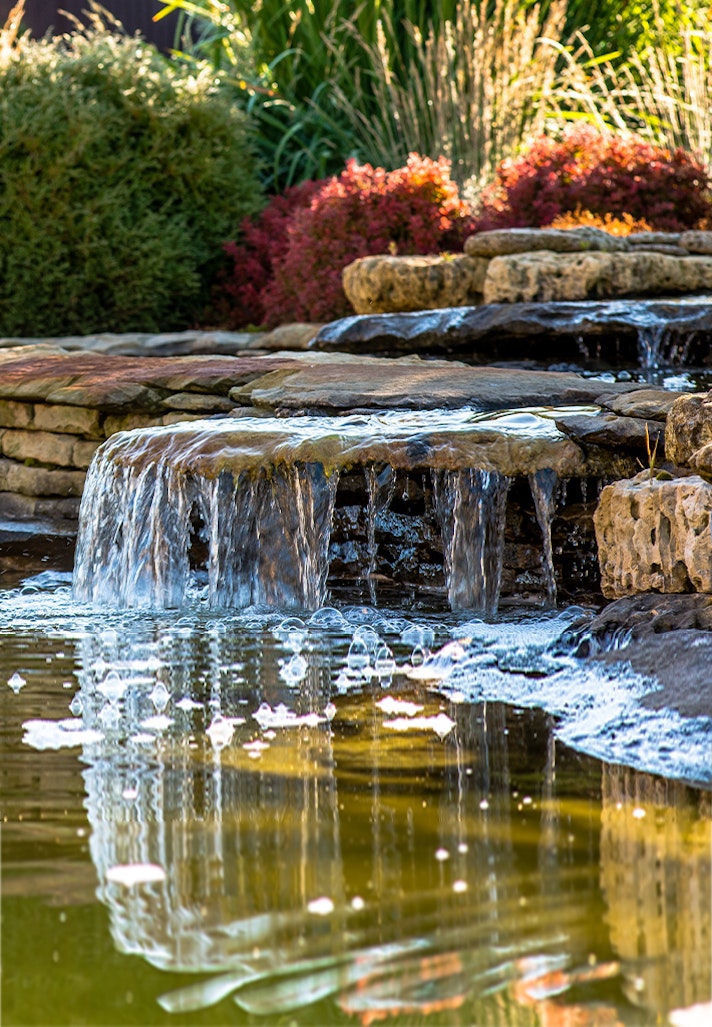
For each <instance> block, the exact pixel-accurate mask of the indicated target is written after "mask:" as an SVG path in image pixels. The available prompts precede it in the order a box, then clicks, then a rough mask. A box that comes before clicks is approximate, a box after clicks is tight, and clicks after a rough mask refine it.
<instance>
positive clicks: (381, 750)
mask: <svg viewBox="0 0 712 1027" xmlns="http://www.w3.org/2000/svg"><path fill="white" fill-rule="evenodd" d="M57 566H60V564H57ZM4 570H5V575H4V577H3V578H2V579H1V582H2V584H4V586H5V588H4V590H3V591H0V716H1V718H2V719H1V722H0V723H1V725H2V727H1V730H2V748H3V762H2V778H1V779H0V803H1V806H2V961H3V976H4V982H3V984H4V986H3V993H2V1017H3V1021H2V1022H3V1023H4V1024H13V1025H15V1024H17V1025H20V1024H92V1025H93V1024H96V1025H105V1024H141V1025H144V1024H168V1023H170V1024H176V1025H181V1024H211V1025H222V1024H236V1025H240V1024H270V1025H272V1024H290V1025H292V1024H293V1025H300V1027H301V1025H305V1027H306V1025H332V1024H363V1025H366V1027H367V1025H370V1024H373V1023H379V1022H387V1023H393V1024H394V1025H397V1024H407V1025H414V1024H426V1023H427V1024H434V1025H443V1024H446V1025H451V1024H457V1025H460V1024H462V1025H480V1024H482V1025H500V1024H502V1025H504V1024H507V1025H520V1024H521V1025H526V1027H530V1025H531V1027H534V1025H553V1024H576V1025H597V1027H598V1025H603V1024H607V1025H608V1024H623V1025H626V1027H627V1025H647V1024H653V1023H656V1024H663V1023H670V1024H674V1025H686V1024H693V1023H697V1024H702V1023H703V1022H707V1021H706V1020H705V1015H709V1009H707V1014H705V1011H704V1010H702V1011H698V1012H697V1013H695V1012H694V1007H695V1006H696V1005H699V1004H702V1003H709V1001H710V990H711V984H710V931H711V922H712V915H711V910H710V894H711V881H710V853H711V851H712V848H711V847H712V788H711V786H712V777H711V775H712V768H711V767H710V760H709V752H710V739H711V738H712V733H711V732H710V726H709V724H707V725H700V724H697V725H695V726H694V730H691V729H690V727H689V725H685V724H684V723H682V722H681V721H680V720H679V719H678V720H676V719H675V718H672V717H670V716H666V715H663V714H654V713H653V712H650V713H645V714H644V713H643V711H642V709H641V707H640V706H638V705H637V698H638V697H639V696H640V694H642V692H644V691H645V689H646V687H649V685H646V684H645V683H644V682H641V681H640V679H635V678H634V677H633V676H632V675H630V674H628V675H627V674H626V673H625V672H620V673H617V674H616V675H615V676H614V675H613V674H612V673H611V672H610V671H608V670H606V671H604V670H596V669H595V668H593V667H592V666H591V665H590V664H588V663H584V662H583V661H578V660H576V658H575V657H574V656H573V655H572V652H571V646H570V645H569V644H567V641H566V639H567V634H566V632H567V629H568V628H569V626H570V625H571V623H572V622H574V621H575V620H576V619H577V618H578V617H580V615H581V612H582V611H581V610H576V609H570V610H563V611H559V612H551V613H546V614H545V613H542V612H541V611H539V610H537V609H533V610H532V609H530V608H527V609H525V608H522V607H508V608H504V609H503V610H502V611H501V612H500V614H499V616H498V617H496V618H494V619H493V620H492V621H491V622H490V623H486V622H485V621H484V620H479V619H477V618H473V617H472V615H469V617H468V615H467V614H466V613H459V614H453V613H443V612H441V611H437V610H434V609H432V608H431V609H428V608H425V607H422V608H421V607H420V606H419V604H418V603H417V602H413V601H412V600H410V601H409V602H408V603H407V604H405V603H404V604H403V605H402V606H401V607H400V608H396V607H393V606H389V607H386V608H374V607H373V606H371V605H369V606H364V605H362V604H361V601H359V600H356V601H354V602H353V603H351V604H348V603H345V602H342V603H341V604H340V605H339V606H338V608H336V607H329V606H326V607H321V608H320V609H319V610H317V611H316V613H304V612H301V613H300V612H299V611H293V610H290V611H289V612H288V613H284V612H282V613H280V612H279V611H274V610H272V611H268V610H265V609H260V608H251V609H248V610H242V611H234V610H232V611H220V610H219V609H218V610H216V609H210V608H208V605H207V603H206V601H205V596H204V594H203V593H201V592H200V591H199V590H194V591H193V593H192V594H191V595H190V596H189V597H188V599H187V601H186V603H185V605H184V606H183V607H182V608H181V609H180V610H175V611H161V612H151V611H147V610H144V611H140V612H139V611H133V612H131V611H128V612H126V611H125V612H111V611H107V610H106V609H103V608H102V607H101V606H99V605H91V604H88V603H85V604H80V603H77V602H76V601H75V600H74V599H73V598H72V595H71V589H70V574H69V573H68V572H67V571H66V569H65V570H62V569H61V568H60V569H56V568H55V567H54V565H53V563H52V561H46V562H45V563H43V564H41V565H33V562H32V561H31V560H29V559H28V560H27V561H26V562H25V564H24V566H23V568H22V570H18V569H17V567H15V568H14V569H12V568H11V567H10V565H9V564H7V565H5V567H4ZM40 572H41V573H40ZM502 700H505V701H502ZM644 716H648V717H651V718H654V717H657V718H658V719H657V720H656V721H655V722H653V721H652V720H651V721H650V723H649V724H648V723H647V722H646V723H642V718H644ZM691 1007H692V1008H691Z"/></svg>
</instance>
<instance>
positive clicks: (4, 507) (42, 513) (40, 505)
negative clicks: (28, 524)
mask: <svg viewBox="0 0 712 1027" xmlns="http://www.w3.org/2000/svg"><path fill="white" fill-rule="evenodd" d="M80 501H81V500H80V498H79V496H73V497H47V496H25V495H22V494H21V493H19V492H2V491H0V517H3V518H7V519H8V520H10V521H42V522H44V521H49V522H59V527H60V529H61V530H62V533H64V532H66V530H67V526H70V527H71V528H72V529H73V530H74V531H76V521H77V518H78V517H79V504H80ZM62 522H65V523H62ZM41 527H42V529H43V530H44V529H46V528H47V527H48V525H47V524H42V526H41Z"/></svg>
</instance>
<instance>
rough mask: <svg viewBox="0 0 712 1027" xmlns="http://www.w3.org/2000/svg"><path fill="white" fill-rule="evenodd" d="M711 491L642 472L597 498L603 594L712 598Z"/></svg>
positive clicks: (695, 479)
mask: <svg viewBox="0 0 712 1027" xmlns="http://www.w3.org/2000/svg"><path fill="white" fill-rule="evenodd" d="M711 515H712V485H710V483H709V482H707V481H705V480H704V479H703V478H701V477H700V476H699V475H689V476H687V477H680V478H673V479H671V480H670V479H669V476H668V477H667V480H666V479H665V478H657V477H655V475H654V474H652V475H651V473H650V472H649V471H643V472H641V473H640V474H638V475H637V476H636V477H635V478H632V479H630V480H627V481H618V482H615V483H614V484H612V485H608V486H606V488H604V489H603V491H602V492H601V497H600V501H599V504H598V509H597V510H596V513H595V515H594V525H595V529H596V541H597V543H598V558H599V564H600V568H601V590H602V592H603V594H604V595H605V596H608V597H611V598H616V597H619V596H625V595H634V594H636V593H639V592H651V591H653V592H712V532H711V531H710V517H711Z"/></svg>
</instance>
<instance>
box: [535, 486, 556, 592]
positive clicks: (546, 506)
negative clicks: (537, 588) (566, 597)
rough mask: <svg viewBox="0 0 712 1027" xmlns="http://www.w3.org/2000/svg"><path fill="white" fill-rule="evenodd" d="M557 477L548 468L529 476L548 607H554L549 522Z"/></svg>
mask: <svg viewBox="0 0 712 1027" xmlns="http://www.w3.org/2000/svg"><path fill="white" fill-rule="evenodd" d="M558 484H559V476H558V474H557V473H556V472H555V471H552V470H551V469H550V468H548V467H546V468H542V469H541V470H539V471H535V472H534V474H530V475H529V486H530V488H531V490H532V499H533V500H534V510H535V511H536V519H537V521H538V523H539V527H540V528H541V538H542V570H543V571H544V581H545V584H546V601H547V605H548V606H552V607H553V606H556V576H555V574H554V553H553V548H552V544H551V522H552V520H553V519H554V514H555V513H556V506H557V503H556V489H557V485H558Z"/></svg>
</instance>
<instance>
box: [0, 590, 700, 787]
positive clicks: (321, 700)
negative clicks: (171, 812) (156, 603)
mask: <svg viewBox="0 0 712 1027" xmlns="http://www.w3.org/2000/svg"><path fill="white" fill-rule="evenodd" d="M580 615H581V610H580V609H578V608H571V609H570V610H566V611H563V612H561V613H558V614H537V615H535V616H532V615H530V616H526V617H522V616H519V617H511V618H509V619H504V618H500V619H499V620H497V621H488V622H485V621H483V620H480V619H474V620H473V619H471V618H470V619H467V618H466V617H464V616H459V617H458V616H455V615H450V616H447V617H442V616H438V617H428V618H425V617H423V618H421V619H420V620H409V619H407V618H405V617H402V616H400V615H397V614H393V613H390V612H388V611H379V610H375V609H373V608H370V607H344V608H343V609H341V610H336V609H335V608H334V607H325V608H323V609H320V610H317V611H315V613H314V614H312V616H311V617H310V618H309V620H308V621H303V620H301V619H300V618H288V619H285V618H284V615H283V614H280V613H279V612H275V611H273V610H270V609H258V608H250V609H248V610H246V611H240V612H235V613H231V614H230V615H225V616H220V617H216V616H215V615H214V614H213V613H211V612H209V610H208V609H207V608H206V607H205V605H204V603H202V602H201V601H200V600H198V601H196V603H195V604H194V605H193V606H192V607H191V608H187V609H184V610H182V611H180V612H176V613H173V614H171V613H162V614H160V615H159V614H152V615H150V616H148V615H146V614H143V615H141V614H139V613H137V612H134V613H132V612H130V611H129V612H124V613H122V614H117V613H116V612H113V613H112V612H111V611H109V612H106V613H104V614H101V613H99V612H98V611H97V609H96V607H94V606H92V605H88V604H79V603H76V602H75V601H74V600H72V598H71V595H70V594H69V592H68V591H67V590H66V588H64V586H63V585H62V584H61V583H59V584H58V586H57V587H56V588H55V589H54V590H52V589H49V588H47V589H45V590H44V591H42V592H41V593H40V592H37V593H34V592H32V593H27V592H26V591H24V590H23V589H19V590H16V591H14V592H5V593H0V631H1V630H5V631H8V630H9V631H12V632H13V633H17V632H18V631H20V632H26V633H29V634H30V635H32V636H35V637H40V636H44V637H51V638H57V639H59V638H61V639H63V640H64V641H66V640H67V639H72V640H74V641H75V642H76V644H77V645H78V646H79V648H80V651H81V653H82V664H83V669H82V671H81V672H78V673H79V680H80V683H81V688H80V689H79V690H78V691H77V692H76V693H75V694H74V695H71V694H68V695H67V714H68V716H67V717H66V718H63V719H60V720H58V721H50V720H42V719H40V718H34V719H32V720H28V721H26V722H25V725H24V726H25V738H24V741H25V742H26V744H28V745H30V746H32V747H34V748H37V749H44V748H58V747H78V746H83V747H88V748H90V749H91V747H92V746H96V745H101V744H103V742H104V740H105V739H107V738H109V737H111V738H112V739H120V738H124V739H125V740H126V744H129V745H138V746H141V747H146V746H149V747H150V746H151V745H156V744H159V743H160V741H161V739H170V738H172V737H175V736H178V735H181V734H182V733H184V732H185V731H186V730H187V729H188V728H190V730H192V731H195V730H196V729H199V730H200V731H202V732H205V736H206V737H207V738H209V739H210V740H211V742H212V744H217V745H218V747H220V746H224V745H226V744H231V743H232V742H233V737H234V741H235V744H236V743H237V740H238V738H241V739H242V740H244V732H243V734H240V733H239V732H240V731H242V730H243V725H245V724H246V723H247V724H249V723H252V724H255V723H256V724H257V725H258V726H259V729H260V731H262V732H266V731H274V730H277V731H279V730H284V729H291V728H294V727H297V726H299V727H300V728H304V729H310V730H311V729H313V730H328V727H329V723H330V720H331V717H332V716H333V705H332V703H331V698H332V696H336V695H338V694H340V693H347V692H348V691H349V690H351V689H354V688H355V689H359V690H361V689H364V688H370V687H377V688H378V689H379V692H380V694H378V693H377V696H376V697H374V704H376V703H379V702H380V703H384V704H383V705H381V706H380V709H381V712H382V714H383V715H384V716H389V717H390V720H391V723H390V724H388V726H389V727H393V728H394V729H398V730H406V729H409V730H410V729H422V727H425V726H427V727H428V728H429V729H430V730H432V731H433V732H434V733H435V734H441V733H442V732H441V730H440V729H441V728H444V727H445V726H446V725H445V723H444V721H443V722H440V721H437V722H436V719H435V718H436V714H433V715H432V716H431V714H430V711H428V710H426V711H421V710H418V711H417V712H418V713H419V714H422V717H421V722H420V723H417V724H414V723H413V721H412V718H411V712H412V708H411V707H410V706H408V705H407V704H406V705H404V706H403V707H401V706H400V705H399V704H400V698H399V696H398V688H400V687H402V683H404V682H406V681H408V680H410V681H411V683H412V684H413V685H417V686H418V687H420V688H422V689H423V693H422V694H423V696H426V695H427V694H428V692H435V693H436V694H440V695H443V696H446V697H447V698H448V699H450V700H451V701H453V702H495V701H497V702H504V703H508V704H510V705H513V706H518V707H536V708H540V709H543V710H545V711H547V712H549V713H550V714H551V715H552V716H553V717H555V718H556V723H557V726H556V733H557V735H558V737H559V738H560V739H561V740H562V741H564V742H566V744H568V745H570V746H572V747H573V748H575V749H578V750H580V751H582V752H586V753H589V754H591V755H593V756H595V757H597V758H599V759H602V760H604V761H607V762H614V763H622V764H625V765H628V766H633V767H635V768H637V769H639V770H645V771H648V772H652V773H659V774H662V775H664V776H666V777H671V778H681V779H687V780H690V781H696V782H704V783H709V782H711V781H712V766H710V760H709V751H710V745H712V718H709V717H708V718H695V719H693V718H685V717H682V716H680V715H679V714H677V713H676V712H674V711H670V710H654V709H648V708H646V707H644V706H642V705H641V702H640V700H641V699H642V697H643V696H644V695H646V694H648V693H649V692H650V691H651V690H652V689H653V688H654V687H655V686H654V684H653V683H652V682H651V681H649V680H647V679H645V678H642V677H640V676H638V675H635V674H633V673H632V672H631V671H630V669H628V668H626V666H625V664H624V663H621V664H619V665H617V666H615V667H611V666H607V665H603V664H599V663H597V662H596V661H595V660H581V659H577V658H575V657H573V656H571V655H567V654H566V653H564V654H562V652H561V649H562V646H561V644H560V639H561V636H562V634H563V633H564V632H565V631H566V629H567V628H568V626H569V625H570V623H571V621H572V620H574V619H576V618H578V617H580ZM263 632H269V633H270V635H271V636H272V638H273V639H274V641H275V642H278V643H279V644H280V645H281V646H282V647H283V652H284V657H283V658H282V663H281V667H282V670H283V671H284V670H285V669H287V671H288V672H287V673H281V674H279V679H280V681H281V688H282V689H283V699H281V700H279V699H277V700H275V699H272V700H271V701H270V702H269V703H266V702H262V705H260V702H256V703H255V705H254V708H253V709H251V708H250V707H249V704H248V705H239V706H234V705H231V703H230V700H229V695H230V691H229V690H228V691H227V692H226V691H225V687H224V685H229V683H230V682H232V681H238V680H242V679H243V674H242V671H241V670H240V669H238V665H236V663H235V659H234V654H233V652H232V648H231V647H233V648H234V644H235V642H234V639H235V638H243V637H244V638H246V639H247V638H250V637H252V638H253V639H254V643H253V644H254V645H255V647H256V651H257V650H259V647H260V642H259V639H260V635H261V633H263ZM198 637H200V638H201V639H205V640H206V644H207V645H208V650H209V652H210V653H211V656H210V661H211V662H210V665H209V667H208V668H206V670H205V671H204V672H203V674H202V675H199V676H198V677H197V678H196V677H195V676H194V673H195V672H194V671H191V669H190V668H189V667H188V666H186V664H185V658H184V657H183V655H182V653H183V650H184V646H185V645H187V644H189V643H190V644H192V642H191V640H193V639H196V638H198ZM423 642H424V643H426V644H425V646H423V645H422V643H423ZM433 647H434V651H433V652H431V651H430V650H431V649H432V648H433ZM327 653H328V654H329V656H328V660H329V665H330V667H331V672H330V676H331V681H330V686H329V690H328V692H327V693H326V694H321V693H319V694H317V693H314V694H313V695H312V698H311V699H310V700H309V701H308V702H307V705H306V707H305V705H304V701H303V700H297V698H296V697H297V696H300V695H301V696H303V697H304V698H306V697H307V696H308V695H310V694H311V689H312V685H311V684H310V682H311V681H312V680H313V674H314V669H313V668H314V666H315V663H314V661H315V660H316V661H319V660H323V659H324V657H325V654H327ZM297 662H298V663H299V673H295V672H294V667H295V665H296V663H297ZM379 663H380V668H379ZM386 664H387V667H386ZM240 666H241V663H240ZM137 672H138V673H137ZM23 677H25V679H26V685H25V686H24V688H31V687H32V677H31V674H30V672H29V671H26V670H24V671H23ZM24 688H23V692H24ZM385 688H388V689H389V692H388V693H386V696H385V700H386V702H384V692H383V690H384V689H385ZM393 688H395V689H396V691H393V690H392V689H393ZM290 696H291V697H292V698H291V699H290V698H289V697H290ZM157 700H158V702H157ZM419 705H422V702H421V703H419ZM330 710H331V711H332V712H330ZM70 714H71V716H69V715H70ZM394 721H396V722H397V724H394V723H393V722H394ZM218 723H219V724H222V725H224V728H225V730H224V731H223V730H222V728H221V730H220V731H219V730H218V728H217V726H216V725H217V724H218ZM408 725H409V726H408ZM236 731H237V732H238V733H237V734H236Z"/></svg>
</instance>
